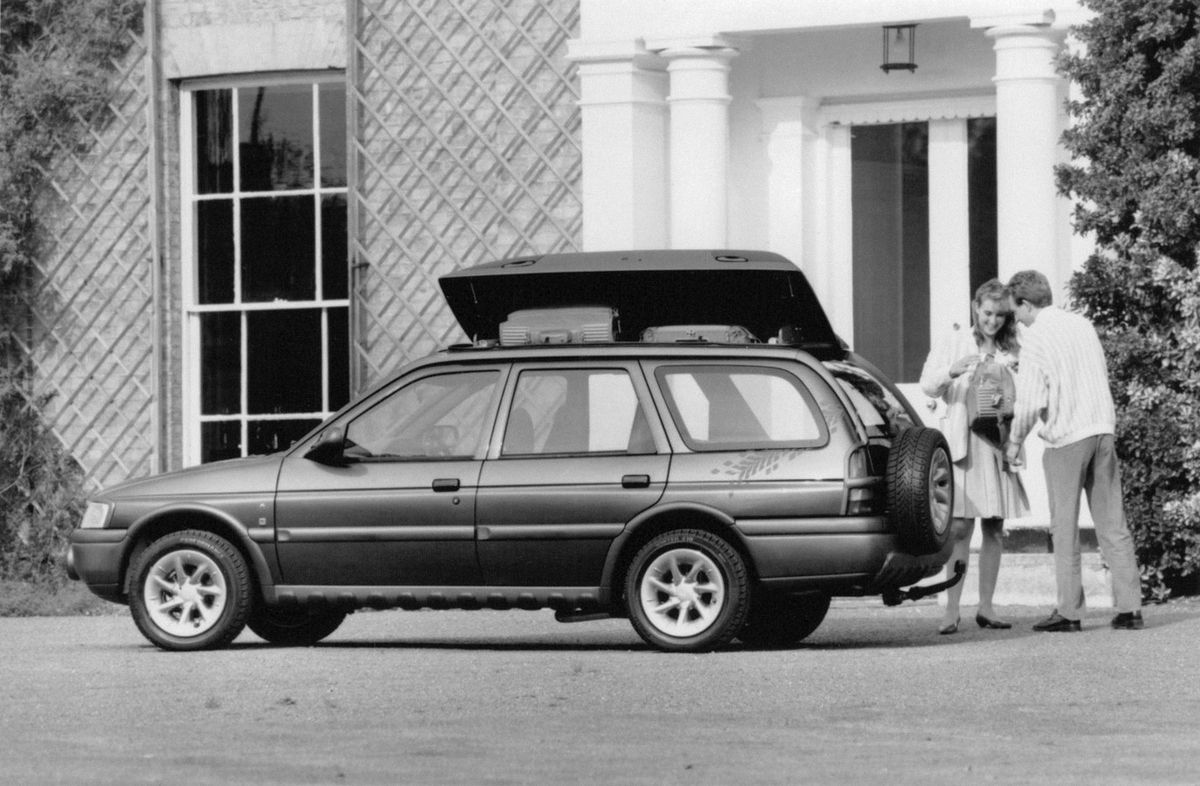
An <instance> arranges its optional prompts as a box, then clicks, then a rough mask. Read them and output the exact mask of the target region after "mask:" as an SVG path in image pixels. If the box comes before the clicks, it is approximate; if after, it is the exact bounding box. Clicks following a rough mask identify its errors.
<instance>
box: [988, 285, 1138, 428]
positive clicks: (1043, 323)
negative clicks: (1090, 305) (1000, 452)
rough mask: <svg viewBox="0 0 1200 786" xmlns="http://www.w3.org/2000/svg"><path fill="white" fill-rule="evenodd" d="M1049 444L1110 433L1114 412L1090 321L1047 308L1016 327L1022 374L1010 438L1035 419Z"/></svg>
mask: <svg viewBox="0 0 1200 786" xmlns="http://www.w3.org/2000/svg"><path fill="white" fill-rule="evenodd" d="M1039 417H1040V418H1041V419H1042V421H1043V424H1042V427H1041V428H1040V429H1039V430H1038V436H1040V437H1041V438H1042V439H1043V440H1045V441H1046V445H1047V446H1048V447H1052V448H1059V447H1063V446H1064V445H1070V444H1071V443H1073V442H1078V441H1079V440H1081V439H1084V438H1086V437H1091V436H1095V435H1097V434H1112V433H1113V431H1114V429H1115V427H1116V413H1115V411H1114V408H1113V401H1112V393H1111V392H1110V391H1109V389H1108V367H1107V365H1106V363H1105V361H1104V350H1103V348H1101V346H1100V338H1099V336H1097V335H1096V329H1095V328H1094V327H1092V323H1091V322H1089V321H1088V320H1087V319H1085V318H1084V317H1082V316H1080V315H1078V314H1072V313H1070V312H1067V311H1063V310H1062V309H1060V308H1057V307H1055V306H1047V307H1046V308H1043V309H1042V310H1041V311H1040V312H1038V315H1037V318H1036V319H1035V320H1034V322H1033V324H1032V325H1030V326H1029V327H1027V328H1025V329H1024V330H1022V331H1021V373H1020V374H1018V375H1017V401H1016V406H1015V412H1014V415H1013V423H1012V430H1011V432H1010V436H1009V439H1010V441H1012V442H1015V443H1017V444H1020V443H1022V442H1023V441H1024V440H1025V437H1026V436H1027V435H1028V434H1029V432H1030V430H1032V429H1033V427H1034V424H1035V423H1036V421H1037V419H1038V418H1039Z"/></svg>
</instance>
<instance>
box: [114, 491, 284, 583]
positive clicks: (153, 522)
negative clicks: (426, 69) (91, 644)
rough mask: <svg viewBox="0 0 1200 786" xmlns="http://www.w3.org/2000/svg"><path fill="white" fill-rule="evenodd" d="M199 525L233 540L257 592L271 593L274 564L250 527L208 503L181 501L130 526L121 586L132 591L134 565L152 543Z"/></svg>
mask: <svg viewBox="0 0 1200 786" xmlns="http://www.w3.org/2000/svg"><path fill="white" fill-rule="evenodd" d="M187 529H195V530H202V531H204V532H210V533H212V534H214V535H219V536H220V537H223V538H225V539H226V540H228V541H229V542H230V543H232V544H233V546H234V548H236V549H237V550H238V551H240V552H241V553H242V556H243V557H245V558H246V561H247V562H248V563H249V565H250V570H251V573H252V575H251V579H252V581H253V584H254V587H255V589H256V590H257V594H258V595H260V596H261V597H269V596H270V595H271V594H273V590H274V587H275V582H274V579H272V577H271V567H270V565H269V564H268V563H267V558H266V555H264V554H263V553H262V549H261V548H259V546H258V544H257V543H255V542H254V540H253V539H252V538H251V537H250V535H249V533H248V532H246V528H245V527H244V526H242V524H241V523H240V522H239V521H238V520H237V519H235V518H233V517H232V516H230V515H229V514H228V513H224V512H222V511H220V510H218V509H216V508H210V507H207V506H204V505H177V506H172V507H169V508H162V509H159V510H156V511H153V512H152V513H147V514H146V515H145V516H142V517H141V518H140V519H138V520H137V521H135V522H134V523H133V524H132V525H130V527H129V535H128V538H127V540H128V542H129V546H128V548H126V550H125V553H124V554H123V555H122V557H121V573H120V576H121V587H122V592H123V593H124V594H125V596H126V597H128V595H129V582H130V581H131V578H132V577H131V576H130V575H129V569H130V566H131V565H133V563H134V561H135V560H136V559H137V556H138V555H139V554H140V553H141V552H142V551H144V550H145V549H146V547H148V546H149V545H150V544H151V543H153V542H154V541H156V540H158V539H159V538H161V537H163V536H165V535H169V534H170V533H172V532H180V531H182V530H187Z"/></svg>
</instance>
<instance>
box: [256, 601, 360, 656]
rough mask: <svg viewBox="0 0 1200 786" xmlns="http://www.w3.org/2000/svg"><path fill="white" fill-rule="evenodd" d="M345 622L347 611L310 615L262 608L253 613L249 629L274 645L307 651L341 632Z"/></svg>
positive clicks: (275, 608) (267, 607) (266, 607)
mask: <svg viewBox="0 0 1200 786" xmlns="http://www.w3.org/2000/svg"><path fill="white" fill-rule="evenodd" d="M344 619H346V612H344V611H320V612H309V611H307V610H305V609H281V608H279V607H278V606H259V607H258V608H256V609H255V610H254V611H253V613H251V615H250V619H249V621H248V622H247V626H248V627H249V628H250V630H252V631H254V632H255V633H256V634H258V636H259V637H261V638H262V639H263V640H265V641H268V642H270V643H271V644H279V645H282V646H286V647H307V646H310V645H312V644H316V643H317V642H318V641H320V640H321V639H323V638H325V637H326V636H328V635H329V634H331V633H333V632H334V631H335V630H337V629H338V626H340V625H341V624H342V621H343V620H344Z"/></svg>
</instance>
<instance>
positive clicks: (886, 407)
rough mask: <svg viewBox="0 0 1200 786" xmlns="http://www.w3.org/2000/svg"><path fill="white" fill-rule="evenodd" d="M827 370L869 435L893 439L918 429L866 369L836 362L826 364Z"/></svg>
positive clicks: (889, 390) (886, 387)
mask: <svg viewBox="0 0 1200 786" xmlns="http://www.w3.org/2000/svg"><path fill="white" fill-rule="evenodd" d="M825 367H826V368H827V369H829V371H830V373H832V374H833V377H834V379H836V380H837V381H838V384H839V385H841V386H842V390H844V391H845V392H846V395H847V396H848V397H849V398H850V401H851V403H852V404H853V405H854V409H855V410H856V411H857V412H858V416H859V417H860V418H861V419H862V422H863V425H864V426H865V427H866V429H867V432H868V433H870V434H872V435H875V436H886V437H891V436H895V435H896V434H898V433H900V431H901V430H903V429H906V428H910V427H911V426H913V425H915V424H914V423H913V420H912V418H910V417H909V416H908V410H907V409H905V407H904V405H903V404H901V403H900V400H899V399H898V398H896V396H895V395H894V394H893V393H892V391H891V389H889V388H888V386H887V385H884V384H883V383H882V382H880V381H879V380H878V379H876V378H875V377H874V376H873V375H872V374H871V373H870V372H869V371H867V370H866V369H864V368H862V367H860V366H856V365H854V364H853V363H847V362H845V361H833V360H827V361H825Z"/></svg>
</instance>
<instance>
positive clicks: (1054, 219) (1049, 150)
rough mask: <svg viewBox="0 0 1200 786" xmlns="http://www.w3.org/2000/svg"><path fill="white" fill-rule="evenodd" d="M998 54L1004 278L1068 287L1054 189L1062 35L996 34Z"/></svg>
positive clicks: (1016, 29) (1011, 29)
mask: <svg viewBox="0 0 1200 786" xmlns="http://www.w3.org/2000/svg"><path fill="white" fill-rule="evenodd" d="M988 35H989V36H991V37H992V38H993V39H995V51H996V77H995V79H994V81H995V83H996V170H997V172H996V175H997V191H998V193H997V200H998V207H997V213H998V219H999V226H998V231H999V236H1000V242H999V244H1000V257H999V269H1000V278H1001V279H1003V280H1008V277H1009V276H1011V275H1012V274H1013V273H1015V272H1016V271H1018V270H1023V269H1027V268H1035V269H1038V270H1041V271H1042V272H1044V273H1045V274H1046V275H1047V277H1049V278H1050V280H1051V281H1059V282H1061V281H1064V280H1065V279H1066V276H1067V275H1069V273H1070V260H1069V259H1061V258H1060V257H1061V256H1062V254H1061V253H1060V249H1061V248H1062V243H1061V242H1060V240H1061V239H1060V236H1059V235H1060V231H1062V230H1064V229H1065V228H1064V227H1062V226H1061V217H1062V213H1061V208H1060V204H1059V202H1058V196H1057V194H1058V192H1057V189H1056V188H1055V185H1054V165H1055V164H1056V163H1057V162H1058V152H1057V149H1058V137H1059V134H1060V131H1061V128H1060V122H1059V103H1060V97H1061V93H1060V90H1061V79H1060V77H1059V76H1058V74H1057V73H1056V72H1055V70H1054V57H1055V56H1056V55H1057V54H1058V51H1059V49H1060V46H1061V44H1060V40H1061V38H1062V34H1061V33H1060V32H1058V31H1055V30H1051V29H1050V28H1049V27H1046V26H1041V25H1025V24H1011V25H1002V26H998V27H992V28H990V29H989V30H988Z"/></svg>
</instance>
